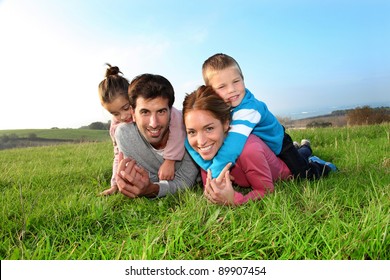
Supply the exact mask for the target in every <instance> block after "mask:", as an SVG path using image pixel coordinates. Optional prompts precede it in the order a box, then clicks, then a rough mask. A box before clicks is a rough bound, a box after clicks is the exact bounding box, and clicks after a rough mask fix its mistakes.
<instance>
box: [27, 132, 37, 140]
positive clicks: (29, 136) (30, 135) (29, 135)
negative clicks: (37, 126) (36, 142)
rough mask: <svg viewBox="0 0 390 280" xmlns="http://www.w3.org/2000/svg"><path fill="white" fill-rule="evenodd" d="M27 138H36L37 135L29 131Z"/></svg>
mask: <svg viewBox="0 0 390 280" xmlns="http://www.w3.org/2000/svg"><path fill="white" fill-rule="evenodd" d="M27 138H28V139H37V138H38V136H37V135H36V134H35V133H29V134H28V137H27Z"/></svg>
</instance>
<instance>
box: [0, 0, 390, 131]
mask: <svg viewBox="0 0 390 280" xmlns="http://www.w3.org/2000/svg"><path fill="white" fill-rule="evenodd" d="M389 15H390V1H385V0H382V1H378V0H367V1H366V0H355V1H352V0H351V1H347V0H339V1H333V0H329V1H316V0H312V1H308V0H306V1H305V0H302V1H299V0H298V1H288V0H287V1H286V0H285V1H279V0H258V1H245V0H241V1H219V0H214V1H203V0H198V1H179V0H177V1H173V0H165V1H153V0H149V1H125V0H122V1H113V0H101V1H97V0H96V1H89V0H84V1H76V0H67V1H59V0H58V1H57V0H51V1H49V0H35V1H29V0H12V1H11V0H2V1H1V0H0V38H1V44H0V93H1V109H0V120H1V121H0V129H19V128H51V127H61V128H67V127H72V128H78V127H80V126H83V125H88V124H90V123H91V122H94V121H107V120H109V119H110V116H109V114H108V113H107V112H105V111H104V109H103V108H102V107H101V105H100V103H99V100H98V97H97V85H98V83H99V82H100V81H101V80H102V79H103V78H104V71H105V66H104V64H105V63H106V62H108V63H111V64H113V65H117V66H119V67H120V69H121V70H122V72H123V73H124V75H125V77H127V78H128V79H129V80H131V79H132V78H133V77H134V76H136V75H138V74H142V73H155V74H160V75H163V76H165V77H166V78H168V79H169V80H170V81H171V83H172V84H173V86H174V88H175V92H176V102H175V104H174V105H175V107H177V108H179V109H181V106H182V101H183V98H184V96H185V93H189V92H191V91H193V90H194V89H195V88H196V87H197V86H199V85H201V84H202V83H203V81H202V77H201V66H202V63H203V61H204V60H205V59H207V58H208V57H209V56H211V55H213V54H215V53H217V52H223V53H226V54H229V55H231V56H233V57H234V58H235V59H236V60H237V61H238V62H239V64H240V66H241V68H242V70H243V73H244V77H245V83H246V86H247V87H248V88H249V89H250V90H251V91H252V92H253V93H254V94H255V95H256V97H257V98H258V99H260V100H262V101H264V102H265V103H266V104H267V105H268V107H269V109H270V110H271V111H272V112H273V113H274V114H275V115H277V116H292V117H294V114H295V113H301V112H312V113H316V112H323V110H324V109H328V110H332V109H342V108H345V107H355V106H363V105H371V106H375V105H376V104H380V105H387V106H390V16H389Z"/></svg>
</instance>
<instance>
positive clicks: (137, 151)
mask: <svg viewBox="0 0 390 280" xmlns="http://www.w3.org/2000/svg"><path fill="white" fill-rule="evenodd" d="M128 93H129V100H130V105H131V106H132V108H133V121H134V122H133V123H130V124H122V125H120V126H119V127H118V128H117V131H116V134H115V138H116V141H117V144H118V148H119V150H120V151H121V152H122V153H123V154H124V156H125V157H126V158H125V159H122V158H120V164H119V167H118V174H117V176H116V180H117V184H118V188H119V191H120V192H121V193H122V194H124V195H126V196H128V197H130V198H135V197H142V196H145V197H150V198H152V197H162V196H165V195H167V194H173V193H175V192H177V191H178V190H184V189H186V188H189V187H192V186H193V185H194V184H195V181H196V179H197V177H198V173H199V171H198V167H197V166H196V164H195V163H194V162H193V160H192V158H191V157H190V156H189V155H188V153H187V152H185V154H184V157H183V159H182V160H181V161H176V163H175V177H174V179H173V180H171V181H165V180H159V178H158V170H159V168H160V166H161V164H162V163H163V161H164V158H163V155H164V148H165V147H166V144H167V141H168V137H169V135H170V133H171V134H173V135H172V136H174V135H178V134H179V133H183V130H182V128H180V131H169V122H170V116H171V109H172V105H173V102H174V101H175V96H174V90H173V87H172V85H171V83H170V82H169V81H168V80H167V79H166V78H164V77H162V76H160V75H153V74H143V75H140V76H138V77H136V78H134V79H133V81H132V82H131V83H130V86H129V90H128ZM182 145H183V147H184V143H182Z"/></svg>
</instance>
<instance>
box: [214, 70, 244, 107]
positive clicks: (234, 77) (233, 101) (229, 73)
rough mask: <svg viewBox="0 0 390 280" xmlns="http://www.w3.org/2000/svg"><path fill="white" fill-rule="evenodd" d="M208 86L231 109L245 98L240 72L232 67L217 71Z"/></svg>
mask: <svg viewBox="0 0 390 280" xmlns="http://www.w3.org/2000/svg"><path fill="white" fill-rule="evenodd" d="M209 85H210V86H211V87H212V88H213V89H214V90H215V91H216V93H217V94H218V95H219V96H220V97H222V98H223V100H225V102H226V103H228V104H230V105H231V106H232V107H237V106H238V105H239V104H240V103H241V101H242V99H243V98H244V96H245V84H244V80H243V79H242V78H241V75H240V72H239V71H238V69H237V68H236V67H234V66H232V67H229V68H226V69H223V70H220V71H217V72H216V73H215V74H214V75H213V76H212V77H211V78H210V79H209Z"/></svg>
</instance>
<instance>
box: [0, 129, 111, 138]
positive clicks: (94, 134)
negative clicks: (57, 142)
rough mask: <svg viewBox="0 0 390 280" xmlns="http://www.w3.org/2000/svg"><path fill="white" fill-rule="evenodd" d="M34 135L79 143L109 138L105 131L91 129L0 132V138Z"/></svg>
mask: <svg viewBox="0 0 390 280" xmlns="http://www.w3.org/2000/svg"><path fill="white" fill-rule="evenodd" d="M30 134H35V135H36V137H39V138H49V139H61V140H64V139H66V140H80V141H106V140H109V138H110V136H109V133H108V131H107V130H93V129H71V128H68V129H15V130H0V137H1V136H3V135H17V136H18V137H21V138H23V137H29V136H30Z"/></svg>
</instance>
